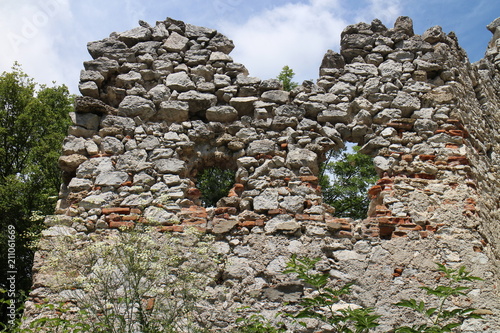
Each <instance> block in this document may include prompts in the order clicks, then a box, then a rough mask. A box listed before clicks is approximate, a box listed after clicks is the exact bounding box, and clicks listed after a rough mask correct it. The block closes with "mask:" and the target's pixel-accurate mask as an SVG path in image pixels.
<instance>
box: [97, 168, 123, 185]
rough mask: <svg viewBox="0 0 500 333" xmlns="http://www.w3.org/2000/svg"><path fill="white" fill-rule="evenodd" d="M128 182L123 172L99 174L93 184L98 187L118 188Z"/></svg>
mask: <svg viewBox="0 0 500 333" xmlns="http://www.w3.org/2000/svg"><path fill="white" fill-rule="evenodd" d="M127 180H128V174H127V173H126V172H123V171H112V172H101V173H100V174H99V175H98V176H97V178H96V180H95V184H96V185H99V186H118V185H121V184H122V183H125V182H126V181H127Z"/></svg>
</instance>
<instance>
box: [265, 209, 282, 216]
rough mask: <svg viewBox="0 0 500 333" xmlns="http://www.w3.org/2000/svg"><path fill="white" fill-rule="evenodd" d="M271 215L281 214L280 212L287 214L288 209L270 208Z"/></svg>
mask: <svg viewBox="0 0 500 333" xmlns="http://www.w3.org/2000/svg"><path fill="white" fill-rule="evenodd" d="M267 213H268V214H269V215H279V214H286V209H283V208H277V209H270V210H268V211H267Z"/></svg>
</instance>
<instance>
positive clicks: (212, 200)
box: [198, 167, 235, 207]
mask: <svg viewBox="0 0 500 333" xmlns="http://www.w3.org/2000/svg"><path fill="white" fill-rule="evenodd" d="M234 176H235V172H234V171H233V170H230V169H221V168H218V167H211V168H206V169H204V170H203V171H202V172H201V173H200V175H199V176H198V189H199V190H200V191H201V194H202V197H201V200H202V202H203V205H204V206H205V207H215V206H216V205H217V201H219V200H220V199H221V198H223V197H225V196H227V194H228V192H229V190H230V189H231V187H233V185H234Z"/></svg>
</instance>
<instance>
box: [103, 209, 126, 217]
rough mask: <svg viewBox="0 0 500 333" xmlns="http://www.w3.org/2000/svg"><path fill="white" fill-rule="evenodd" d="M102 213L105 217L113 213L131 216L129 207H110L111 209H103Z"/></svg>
mask: <svg viewBox="0 0 500 333" xmlns="http://www.w3.org/2000/svg"><path fill="white" fill-rule="evenodd" d="M102 213H103V214H104V215H108V214H111V213H116V214H130V208H128V207H109V208H103V209H102Z"/></svg>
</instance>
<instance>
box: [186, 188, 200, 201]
mask: <svg viewBox="0 0 500 333" xmlns="http://www.w3.org/2000/svg"><path fill="white" fill-rule="evenodd" d="M186 196H187V197H188V198H189V199H198V198H200V197H201V191H200V190H199V189H197V188H196V187H192V188H189V189H188V190H187V191H186Z"/></svg>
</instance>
